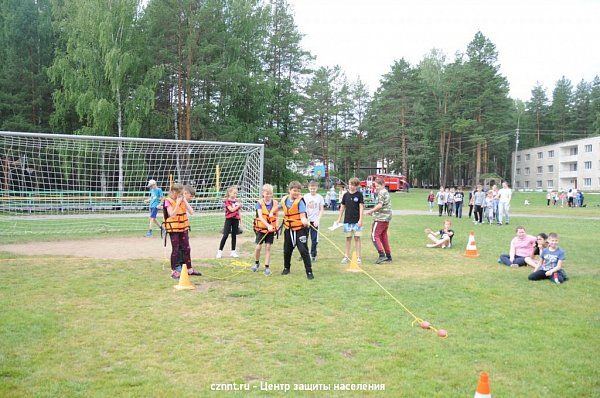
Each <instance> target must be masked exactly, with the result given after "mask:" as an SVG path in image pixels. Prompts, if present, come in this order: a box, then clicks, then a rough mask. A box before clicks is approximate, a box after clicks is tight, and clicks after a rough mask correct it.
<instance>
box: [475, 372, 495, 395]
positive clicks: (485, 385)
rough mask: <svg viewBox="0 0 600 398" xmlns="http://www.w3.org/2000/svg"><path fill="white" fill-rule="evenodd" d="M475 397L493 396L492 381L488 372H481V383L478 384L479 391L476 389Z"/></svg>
mask: <svg viewBox="0 0 600 398" xmlns="http://www.w3.org/2000/svg"><path fill="white" fill-rule="evenodd" d="M475 398H492V392H491V390H490V381H489V377H488V374H487V373H486V372H481V374H480V375H479V383H478V384H477V391H475Z"/></svg>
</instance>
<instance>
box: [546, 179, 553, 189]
mask: <svg viewBox="0 0 600 398" xmlns="http://www.w3.org/2000/svg"><path fill="white" fill-rule="evenodd" d="M546 185H547V186H548V188H554V181H553V180H548V181H546Z"/></svg>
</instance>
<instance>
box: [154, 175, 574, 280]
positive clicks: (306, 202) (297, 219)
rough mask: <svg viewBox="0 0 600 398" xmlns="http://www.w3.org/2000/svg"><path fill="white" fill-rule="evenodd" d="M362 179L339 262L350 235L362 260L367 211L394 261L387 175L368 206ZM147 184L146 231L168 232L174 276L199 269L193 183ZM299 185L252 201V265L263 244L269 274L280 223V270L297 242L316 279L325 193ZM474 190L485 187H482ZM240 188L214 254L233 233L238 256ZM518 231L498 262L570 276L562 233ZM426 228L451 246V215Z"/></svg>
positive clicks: (231, 194)
mask: <svg viewBox="0 0 600 398" xmlns="http://www.w3.org/2000/svg"><path fill="white" fill-rule="evenodd" d="M359 184H360V182H359V180H358V179H357V178H352V179H351V180H350V181H349V189H348V191H347V192H346V193H345V194H344V196H343V197H342V200H341V202H340V209H339V215H338V218H337V220H336V222H335V223H334V226H336V225H342V223H341V221H342V219H343V227H344V233H345V236H346V245H345V252H344V257H343V258H342V261H341V262H342V264H347V263H348V262H349V261H350V250H351V246H352V241H354V245H355V251H356V253H357V262H358V264H361V263H362V259H361V235H362V230H363V214H366V215H373V224H372V227H371V238H372V241H373V244H374V245H375V247H376V249H377V252H378V254H379V256H378V258H377V260H376V261H375V263H376V264H382V263H386V262H391V261H392V255H391V247H390V244H389V239H388V226H389V223H390V221H391V217H392V209H391V204H390V195H389V193H388V191H387V190H386V189H385V184H384V181H383V179H380V178H378V179H376V180H375V190H376V192H377V197H378V202H377V204H376V205H375V206H374V207H373V208H372V209H370V210H367V211H364V198H363V196H362V193H361V192H360V191H359V189H358V188H359ZM148 187H149V188H150V195H151V196H150V199H149V200H147V202H148V203H149V204H150V226H149V227H150V229H149V233H148V234H147V235H146V236H151V235H152V225H153V224H156V225H158V226H159V227H160V229H161V233H162V232H163V231H164V232H166V233H168V234H169V237H170V240H171V246H172V252H171V258H170V261H171V277H173V278H174V279H177V278H179V276H180V273H181V264H187V265H188V274H189V275H201V273H200V272H199V271H196V270H195V269H194V268H193V266H192V261H191V254H190V251H191V250H190V243H189V216H190V215H192V214H193V213H194V209H193V208H192V207H191V206H190V204H189V201H190V200H191V199H192V198H193V197H194V195H195V191H194V189H193V188H192V187H191V186H187V185H186V186H183V185H181V184H173V185H172V187H171V189H170V191H169V194H168V195H167V196H166V197H164V198H162V192H161V190H160V188H158V187H157V184H156V181H154V180H150V181H149V184H148ZM301 189H302V185H301V184H300V183H299V182H298V181H292V182H291V183H289V185H288V194H287V195H286V196H284V197H283V198H282V199H281V201H280V202H278V201H276V200H275V199H274V197H273V186H272V185H270V184H265V185H263V187H262V198H261V199H260V200H258V201H257V202H256V204H255V206H254V207H255V210H256V216H255V218H254V223H253V229H254V232H255V235H256V240H255V243H256V247H255V250H254V259H255V262H254V265H253V266H252V267H251V270H252V271H253V272H257V271H258V270H259V269H260V258H261V252H262V247H263V246H264V247H265V257H264V267H265V269H264V274H265V275H267V276H269V275H271V269H270V259H271V246H272V244H273V243H274V238H275V236H278V234H279V233H280V229H281V228H283V235H284V243H283V262H284V264H283V271H282V275H287V274H289V273H290V269H291V259H292V253H293V250H294V248H297V249H298V251H299V252H300V256H301V258H302V261H303V263H304V268H305V271H306V276H307V278H308V279H314V274H313V271H312V264H313V263H314V262H316V261H317V246H318V242H319V225H320V220H321V217H322V215H323V210H324V199H323V197H322V196H321V195H320V194H319V193H317V189H318V184H317V183H315V182H311V183H310V184H309V192H308V193H307V194H305V195H304V196H303V195H302V192H301ZM159 191H160V192H159ZM476 192H481V191H480V190H479V189H478V190H477V191H476ZM237 194H238V190H237V187H235V186H232V187H229V188H228V189H227V196H226V199H225V201H224V208H225V225H224V228H223V236H222V238H221V242H220V245H219V250H218V251H217V255H216V258H221V257H222V255H223V248H224V246H225V244H226V241H227V239H228V238H229V236H231V254H230V255H231V257H233V258H237V257H239V255H238V253H237V251H236V243H237V242H236V236H237V234H238V233H239V227H240V220H241V212H240V210H241V208H242V203H241V201H240V200H239V199H238V198H237ZM161 205H162V207H163V213H164V220H165V221H164V223H163V224H162V225H161V224H160V223H158V221H156V215H157V213H158V209H159V208H160V207H161ZM280 210H282V211H283V222H282V224H281V226H278V221H277V220H278V213H279V211H280ZM516 232H517V236H516V237H515V238H514V239H513V241H511V250H510V254H508V255H502V256H500V258H499V260H498V262H500V263H504V264H506V265H510V266H513V267H518V266H521V265H531V266H532V267H534V271H533V272H532V273H531V274H530V275H529V280H541V279H551V280H553V281H554V282H555V283H562V282H564V281H566V280H567V276H566V273H565V272H564V270H563V268H562V264H563V261H564V260H565V252H564V251H563V250H562V249H561V248H559V247H558V242H559V237H558V235H557V234H555V233H550V234H549V235H547V236H546V235H545V234H543V233H541V234H539V235H538V236H537V237H532V236H529V235H527V234H526V232H525V229H524V228H523V227H517V229H516ZM425 233H426V234H427V237H428V239H429V240H430V241H431V243H429V244H427V247H430V248H442V249H445V248H450V247H452V238H453V236H454V231H453V230H452V222H451V221H450V220H445V221H444V223H443V227H442V228H441V229H440V230H438V231H433V230H431V229H429V228H427V229H425ZM309 238H310V240H311V242H312V244H311V247H310V249H309V247H308V240H309Z"/></svg>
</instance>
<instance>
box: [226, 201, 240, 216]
mask: <svg viewBox="0 0 600 398" xmlns="http://www.w3.org/2000/svg"><path fill="white" fill-rule="evenodd" d="M237 203H238V201H237V199H225V218H237V219H238V220H239V219H240V209H237V210H236V211H229V208H228V206H233V205H237Z"/></svg>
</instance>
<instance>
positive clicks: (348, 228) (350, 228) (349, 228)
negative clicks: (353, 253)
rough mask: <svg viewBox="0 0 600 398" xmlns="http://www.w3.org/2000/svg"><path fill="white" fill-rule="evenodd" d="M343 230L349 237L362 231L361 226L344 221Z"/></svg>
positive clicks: (358, 234)
mask: <svg viewBox="0 0 600 398" xmlns="http://www.w3.org/2000/svg"><path fill="white" fill-rule="evenodd" d="M344 232H345V233H346V237H347V238H351V237H352V236H360V235H361V232H362V227H359V226H358V224H357V223H351V224H348V223H345V224H344Z"/></svg>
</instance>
